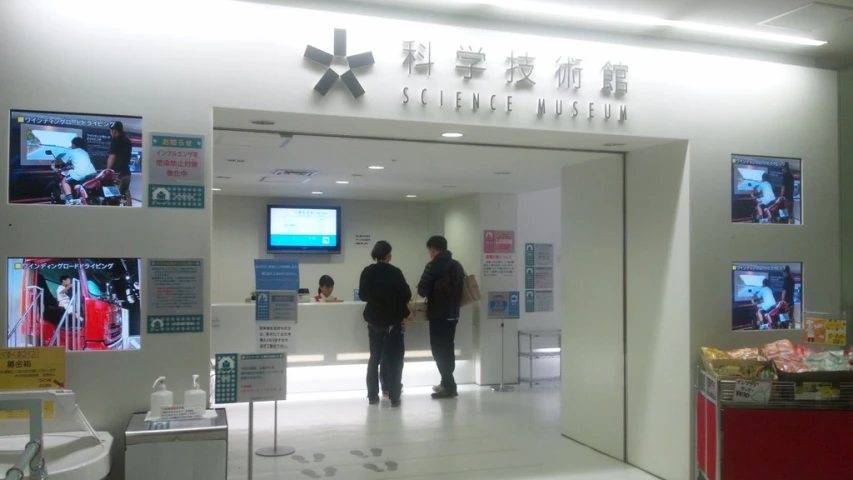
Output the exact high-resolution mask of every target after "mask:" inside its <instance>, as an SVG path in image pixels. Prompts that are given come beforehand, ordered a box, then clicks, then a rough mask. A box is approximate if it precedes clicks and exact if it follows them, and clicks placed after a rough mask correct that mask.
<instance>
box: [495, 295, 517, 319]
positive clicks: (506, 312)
mask: <svg viewBox="0 0 853 480" xmlns="http://www.w3.org/2000/svg"><path fill="white" fill-rule="evenodd" d="M520 302H521V294H520V293H519V292H489V311H488V318H491V319H506V320H510V319H518V318H520V316H521V309H520V308H519V304H520Z"/></svg>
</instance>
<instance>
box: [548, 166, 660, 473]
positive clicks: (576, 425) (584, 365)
mask: <svg viewBox="0 0 853 480" xmlns="http://www.w3.org/2000/svg"><path fill="white" fill-rule="evenodd" d="M623 181H624V172H623V162H622V158H606V159H601V160H596V161H592V162H586V163H582V164H580V165H573V166H570V167H565V168H564V169H563V182H562V201H561V205H562V217H563V225H562V233H563V234H562V256H563V263H562V264H563V271H562V275H563V279H562V288H563V290H562V292H563V295H562V302H563V305H562V309H563V312H565V314H564V316H563V355H562V359H561V360H562V362H563V381H562V384H563V412H562V413H563V419H562V421H563V434H564V435H566V436H568V437H569V438H571V439H573V440H576V441H578V442H580V443H583V444H585V445H588V446H590V447H592V448H594V449H596V450H598V451H600V452H604V453H606V454H607V455H610V456H612V457H615V458H618V459H623V460H624V458H625V453H624V451H625V441H624V437H625V436H624V432H625V420H624V418H625V412H624V409H625V396H624V385H625V383H624V382H625V375H624V360H625V357H624V344H623V342H624V331H625V329H624V324H623V318H624V316H623V310H622V309H623V306H624V302H623V295H622V292H623V283H622V282H623V279H624V275H623V258H624V245H623V239H624V228H623V218H624V217H623V208H622V201H623ZM660 440H661V439H657V440H656V441H660Z"/></svg>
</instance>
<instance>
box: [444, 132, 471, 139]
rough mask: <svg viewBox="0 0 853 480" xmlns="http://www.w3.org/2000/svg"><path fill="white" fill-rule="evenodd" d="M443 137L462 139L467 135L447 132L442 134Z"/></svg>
mask: <svg viewBox="0 0 853 480" xmlns="http://www.w3.org/2000/svg"><path fill="white" fill-rule="evenodd" d="M441 136H442V137H444V138H462V137H463V136H465V135H464V134H462V133H458V132H446V133H442V134H441Z"/></svg>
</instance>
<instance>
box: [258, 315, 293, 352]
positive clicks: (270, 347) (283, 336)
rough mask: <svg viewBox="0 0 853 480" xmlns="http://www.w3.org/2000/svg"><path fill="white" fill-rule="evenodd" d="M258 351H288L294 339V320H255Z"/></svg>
mask: <svg viewBox="0 0 853 480" xmlns="http://www.w3.org/2000/svg"><path fill="white" fill-rule="evenodd" d="M255 330H256V331H255V334H256V337H255V338H257V340H258V341H257V350H258V351H259V352H264V353H266V352H280V353H290V352H291V349H292V348H293V344H294V342H295V340H296V335H294V334H295V333H296V332H295V330H296V322H276V321H269V322H255Z"/></svg>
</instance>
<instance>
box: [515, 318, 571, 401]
mask: <svg viewBox="0 0 853 480" xmlns="http://www.w3.org/2000/svg"><path fill="white" fill-rule="evenodd" d="M524 337H527V341H526V344H527V350H522V349H521V347H522V344H523V343H525V342H524V341H523V338H524ZM534 338H536V339H546V338H551V339H556V340H557V346H556V347H541V346H540V347H539V349H540V350H538V351H537V350H536V349H535V348H534V346H533V339H534ZM562 350H563V333H562V331H560V330H519V331H518V383H519V384H521V383H527V384H528V385H529V386H530V388H533V385H534V384H537V385H538V384H540V383H545V382H559V381H560V378H562V376H563V370H562V364H560V371H559V374H558V375H557V376H556V377H534V376H533V363H534V360H539V359H545V358H556V359H559V358H560V356H561V353H562ZM522 359H527V362H528V367H529V368H528V375H527V376H523V375H522V374H521V360H522Z"/></svg>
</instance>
